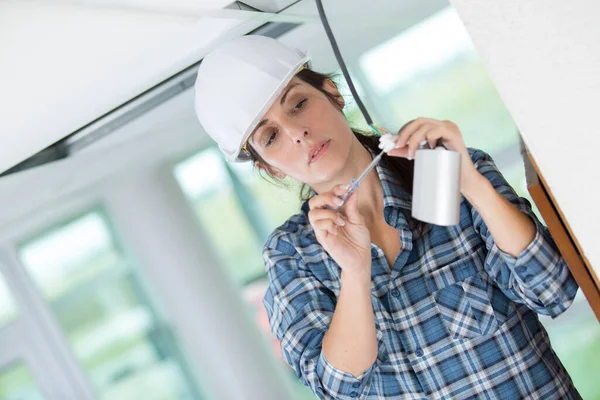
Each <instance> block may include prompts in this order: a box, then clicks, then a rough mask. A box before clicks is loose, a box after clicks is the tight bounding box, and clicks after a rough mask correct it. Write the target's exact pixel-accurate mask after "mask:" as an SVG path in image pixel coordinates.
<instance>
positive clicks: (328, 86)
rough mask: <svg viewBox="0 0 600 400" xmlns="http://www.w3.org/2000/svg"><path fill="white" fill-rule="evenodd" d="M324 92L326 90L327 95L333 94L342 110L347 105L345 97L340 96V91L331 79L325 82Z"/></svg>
mask: <svg viewBox="0 0 600 400" xmlns="http://www.w3.org/2000/svg"><path fill="white" fill-rule="evenodd" d="M323 90H325V91H326V92H327V93H329V94H331V95H332V96H333V97H334V98H335V100H336V102H337V104H338V106H339V107H340V109H342V108H344V105H345V104H346V103H345V101H344V96H342V95H341V94H340V91H339V90H338V88H337V86H335V83H333V81H332V80H331V79H326V80H325V81H324V82H323Z"/></svg>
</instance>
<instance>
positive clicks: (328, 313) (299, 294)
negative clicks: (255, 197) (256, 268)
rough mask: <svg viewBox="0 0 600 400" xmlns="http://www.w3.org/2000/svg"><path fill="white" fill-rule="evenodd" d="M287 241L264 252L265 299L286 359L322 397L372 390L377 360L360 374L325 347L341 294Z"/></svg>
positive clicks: (349, 395)
mask: <svg viewBox="0 0 600 400" xmlns="http://www.w3.org/2000/svg"><path fill="white" fill-rule="evenodd" d="M287 246H288V245H286V244H283V245H282V244H279V245H278V246H276V247H275V248H266V249H265V252H264V259H265V264H266V266H267V274H268V276H269V288H268V289H267V292H266V294H265V297H264V305H265V308H266V310H267V314H268V316H269V323H270V325H271V330H272V332H273V333H274V334H275V336H276V337H277V338H278V339H279V340H280V342H281V350H282V355H283V358H284V360H285V361H286V363H287V364H289V365H290V366H291V367H292V368H293V369H294V371H295V373H296V375H297V376H298V378H299V379H300V381H301V382H302V383H303V384H304V385H306V386H308V387H310V388H311V390H312V391H313V392H314V393H315V395H316V396H317V397H318V398H319V399H355V398H360V397H361V396H362V395H363V393H366V392H368V390H369V386H370V379H371V376H372V373H373V369H374V366H371V367H370V368H369V369H367V371H365V372H364V373H363V374H361V375H360V376H359V377H354V376H352V375H350V374H348V373H346V372H343V371H340V370H338V369H336V368H335V367H334V366H333V365H331V364H330V363H329V362H328V361H327V359H326V358H325V356H324V354H323V352H322V343H323V337H324V336H325V333H326V332H327V330H328V328H329V325H330V323H331V319H332V317H333V312H334V310H335V296H334V294H333V293H331V292H330V291H329V290H328V289H327V288H326V287H324V286H323V285H322V283H321V282H319V281H318V280H317V279H316V278H315V277H314V275H313V274H312V273H311V272H310V271H308V270H307V269H306V268H305V265H304V263H303V262H302V259H301V258H300V257H299V256H298V255H297V254H290V253H292V250H291V249H289V248H288V247H287Z"/></svg>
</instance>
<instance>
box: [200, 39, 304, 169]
mask: <svg viewBox="0 0 600 400" xmlns="http://www.w3.org/2000/svg"><path fill="white" fill-rule="evenodd" d="M308 61H309V57H308V56H307V55H306V54H303V53H302V52H300V51H299V50H297V49H293V48H290V47H287V46H285V45H283V44H282V43H280V42H278V41H277V40H275V39H272V38H268V37H264V36H258V35H250V36H242V37H239V38H236V39H234V40H231V41H229V42H227V43H225V44H223V45H222V46H221V47H219V48H217V49H215V50H213V51H212V52H211V53H209V54H208V55H207V56H206V57H205V58H204V60H202V63H201V64H200V67H199V69H198V75H197V78H196V84H195V104H194V106H195V110H196V115H197V117H198V119H199V120H200V123H201V124H202V126H203V128H204V130H205V131H206V132H207V133H208V134H209V135H210V137H211V138H212V139H213V140H214V141H215V142H217V144H218V145H219V148H220V149H221V151H222V152H223V153H224V154H225V158H226V159H227V161H236V162H241V161H248V160H250V157H249V155H248V154H246V152H244V151H241V148H242V146H243V145H244V143H245V142H246V140H247V139H248V137H249V136H250V134H251V133H252V131H253V130H254V128H255V127H256V126H257V125H258V123H259V122H260V119H261V118H262V117H263V116H264V115H265V113H266V112H267V111H268V110H269V108H270V107H271V105H272V104H273V102H274V101H275V99H277V97H278V96H279V95H280V94H281V91H282V90H283V89H284V88H285V87H286V86H287V84H288V83H289V82H290V81H291V80H292V78H293V77H294V75H295V74H296V73H297V72H298V71H299V70H300V69H302V67H303V66H304V65H305V64H306V63H308Z"/></svg>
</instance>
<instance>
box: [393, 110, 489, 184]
mask: <svg viewBox="0 0 600 400" xmlns="http://www.w3.org/2000/svg"><path fill="white" fill-rule="evenodd" d="M439 139H441V140H442V144H443V145H444V147H446V148H447V149H448V150H453V151H457V152H459V153H460V154H461V156H462V157H461V177H460V178H461V185H460V186H461V191H462V192H464V190H465V189H466V188H469V187H472V186H473V185H475V184H476V182H477V181H478V180H479V179H480V178H481V174H479V172H478V171H477V169H476V168H475V166H474V165H473V161H472V160H471V156H470V155H469V151H468V150H467V147H466V146H465V142H464V141H463V138H462V134H461V133H460V130H459V129H458V126H456V124H455V123H453V122H451V121H440V120H437V119H431V118H417V119H415V120H413V121H410V122H409V123H407V124H406V125H404V126H403V127H402V129H400V131H399V132H398V136H397V137H396V140H395V141H396V148H395V149H393V150H391V151H390V152H388V154H389V155H390V156H394V157H404V158H408V159H409V160H411V159H413V158H414V157H415V152H416V151H417V150H418V149H419V144H420V143H422V142H423V141H424V140H427V142H428V143H429V146H430V147H431V148H435V146H436V144H437V142H438V140H439Z"/></svg>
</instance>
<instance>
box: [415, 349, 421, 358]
mask: <svg viewBox="0 0 600 400" xmlns="http://www.w3.org/2000/svg"><path fill="white" fill-rule="evenodd" d="M415 355H416V356H417V357H423V349H421V348H420V347H417V350H416V351H415Z"/></svg>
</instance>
